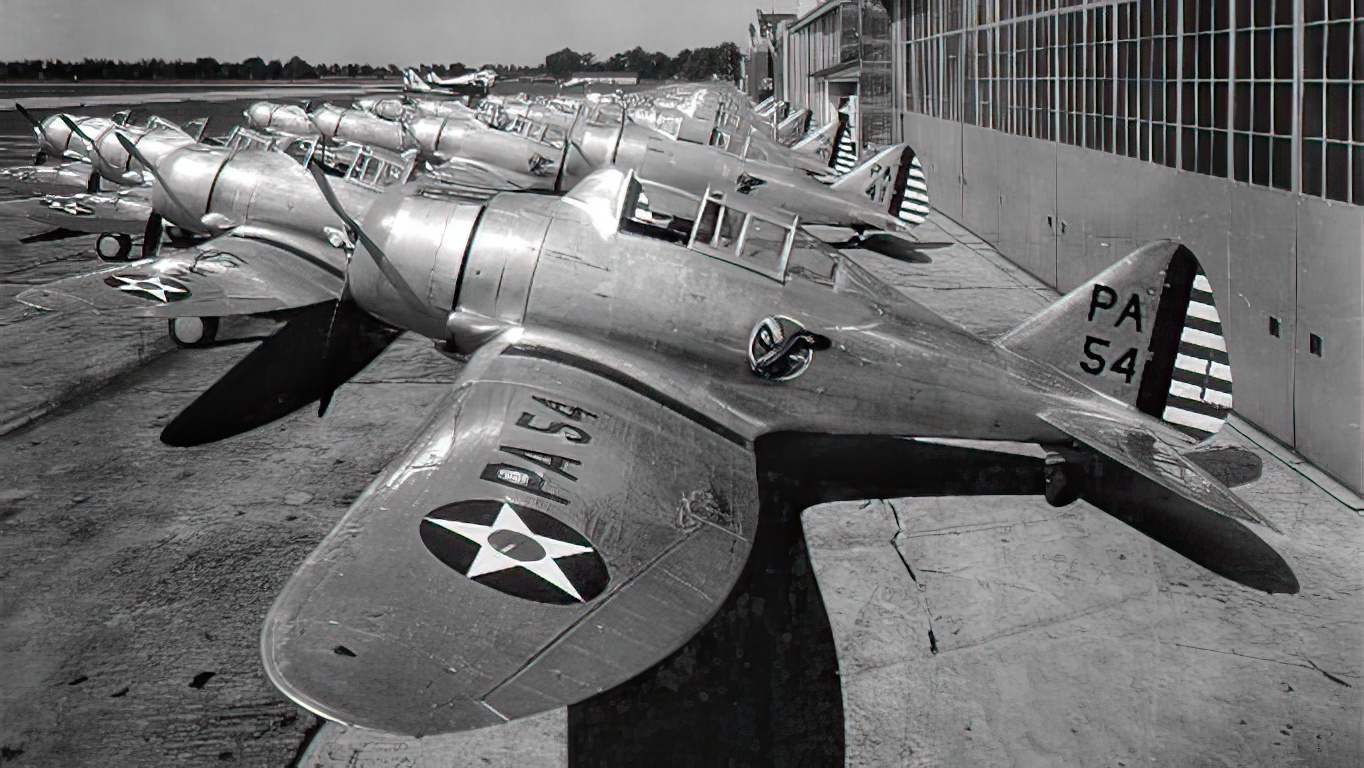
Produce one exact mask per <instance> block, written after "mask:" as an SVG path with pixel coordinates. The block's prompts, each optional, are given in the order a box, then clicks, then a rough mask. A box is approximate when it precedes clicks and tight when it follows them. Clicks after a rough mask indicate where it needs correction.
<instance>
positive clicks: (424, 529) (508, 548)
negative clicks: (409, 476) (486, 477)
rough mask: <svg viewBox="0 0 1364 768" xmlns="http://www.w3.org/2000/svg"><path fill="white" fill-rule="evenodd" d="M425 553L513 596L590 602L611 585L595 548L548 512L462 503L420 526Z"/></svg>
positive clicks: (568, 602) (506, 504)
mask: <svg viewBox="0 0 1364 768" xmlns="http://www.w3.org/2000/svg"><path fill="white" fill-rule="evenodd" d="M421 538H422V543H423V544H425V545H426V548H427V549H428V550H429V551H430V552H431V554H433V555H435V556H436V558H437V559H439V560H440V561H441V562H442V563H445V564H446V565H448V566H450V567H451V568H453V569H455V570H456V571H458V572H460V573H461V574H463V575H465V576H467V577H468V578H470V579H472V580H474V581H476V582H478V583H480V584H482V585H484V586H487V587H492V588H493V589H496V590H497V591H499V592H505V593H506V594H508V595H512V596H513V597H519V598H522V599H525V600H534V601H536V602H539V603H551V604H555V605H574V604H578V603H585V602H587V601H588V600H591V599H592V598H594V597H596V596H597V595H600V594H601V593H602V591H603V590H605V589H606V585H607V583H608V582H609V581H610V575H609V574H608V573H607V570H606V562H605V561H604V560H602V557H601V555H600V554H598V553H597V550H596V548H595V547H593V546H592V543H591V542H590V541H588V540H587V538H586V537H584V536H583V535H582V534H580V533H578V532H577V531H575V530H573V529H572V528H570V527H569V526H568V525H565V524H564V523H562V522H560V521H558V520H556V519H554V518H552V517H550V516H549V515H546V514H545V513H543V512H539V511H536V510H534V509H530V508H529V507H523V506H521V505H519V504H512V503H510V502H506V501H492V500H475V501H460V502H455V503H454V504H447V505H445V506H443V507H440V508H438V509H436V510H434V511H432V512H431V513H430V514H428V515H427V516H426V517H424V518H422V522H421Z"/></svg>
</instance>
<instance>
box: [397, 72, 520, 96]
mask: <svg viewBox="0 0 1364 768" xmlns="http://www.w3.org/2000/svg"><path fill="white" fill-rule="evenodd" d="M496 82H497V73H496V72H494V71H493V70H491V69H480V70H478V71H477V72H470V73H468V74H465V75H459V76H458V77H444V78H443V77H438V76H437V75H436V73H435V72H427V73H426V76H425V77H422V76H421V75H418V74H417V71H416V70H414V69H408V70H405V71H404V72H403V88H404V89H405V90H408V91H413V92H426V91H444V92H446V93H458V94H461V95H469V96H479V97H481V96H486V95H487V94H488V92H489V91H490V90H492V87H493V85H494V84H495V83H496Z"/></svg>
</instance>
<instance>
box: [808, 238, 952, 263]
mask: <svg viewBox="0 0 1364 768" xmlns="http://www.w3.org/2000/svg"><path fill="white" fill-rule="evenodd" d="M830 245H832V246H833V247H835V248H839V249H843V248H861V249H862V250H864V251H871V252H872V253H879V254H881V255H882V256H885V257H886V258H890V259H895V260H896V261H903V262H905V263H906V264H930V263H932V261H933V259H932V258H931V257H930V256H929V255H928V254H926V253H924V251H931V250H936V249H938V248H946V247H948V246H950V245H953V243H926V242H915V241H913V240H906V239H904V238H903V237H896V236H895V235H892V234H888V233H886V232H871V233H868V234H865V235H858V236H856V237H852V238H849V239H848V240H844V241H843V242H841V243H830Z"/></svg>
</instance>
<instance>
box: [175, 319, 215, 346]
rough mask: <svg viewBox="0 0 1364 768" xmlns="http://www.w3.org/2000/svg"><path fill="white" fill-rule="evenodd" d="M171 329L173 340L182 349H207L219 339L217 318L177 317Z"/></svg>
mask: <svg viewBox="0 0 1364 768" xmlns="http://www.w3.org/2000/svg"><path fill="white" fill-rule="evenodd" d="M169 327H170V337H171V340H172V341H174V342H175V343H176V344H177V345H178V346H181V347H187V348H190V349H192V348H194V347H206V346H208V345H210V344H212V343H213V341H214V340H215V339H217V338H218V318H216V317H175V318H171V320H170V323H169Z"/></svg>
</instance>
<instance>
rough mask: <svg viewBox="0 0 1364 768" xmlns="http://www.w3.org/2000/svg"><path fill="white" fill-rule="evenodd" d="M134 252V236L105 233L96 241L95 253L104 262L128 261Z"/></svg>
mask: <svg viewBox="0 0 1364 768" xmlns="http://www.w3.org/2000/svg"><path fill="white" fill-rule="evenodd" d="M132 252H133V236H132V235H125V234H123V233H121V232H120V233H114V232H105V233H104V234H102V235H100V236H99V239H97V240H95V253H97V254H99V257H100V258H101V259H103V260H104V261H128V257H129V256H130V255H131V254H132Z"/></svg>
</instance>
